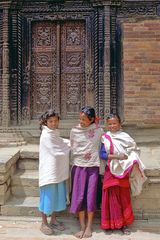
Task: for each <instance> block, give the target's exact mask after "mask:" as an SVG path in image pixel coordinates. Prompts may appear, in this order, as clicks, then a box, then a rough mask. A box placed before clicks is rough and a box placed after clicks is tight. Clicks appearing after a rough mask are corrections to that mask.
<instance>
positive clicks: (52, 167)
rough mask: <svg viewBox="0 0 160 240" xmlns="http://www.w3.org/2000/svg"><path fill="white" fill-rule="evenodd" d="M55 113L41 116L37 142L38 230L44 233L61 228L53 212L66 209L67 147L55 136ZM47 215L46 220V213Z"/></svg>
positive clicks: (49, 112) (62, 140)
mask: <svg viewBox="0 0 160 240" xmlns="http://www.w3.org/2000/svg"><path fill="white" fill-rule="evenodd" d="M58 125H59V116H58V115H57V114H56V113H55V112H54V111H53V110H49V111H47V112H45V113H44V114H43V115H42V117H41V122H40V126H41V129H42V133H41V137H40V146H39V187H40V206H39V210H40V212H41V215H42V224H41V228H40V230H41V231H42V232H43V233H44V234H46V235H51V234H53V233H54V228H56V229H58V230H61V231H62V230H64V226H63V224H62V223H60V222H58V221H57V220H56V216H55V213H54V212H58V211H62V210H64V209H66V182H65V180H66V179H68V177H69V151H70V149H69V147H68V144H67V142H66V141H65V140H64V139H63V138H61V137H60V136H59V131H58ZM50 215H51V220H50V223H48V220H47V216H50Z"/></svg>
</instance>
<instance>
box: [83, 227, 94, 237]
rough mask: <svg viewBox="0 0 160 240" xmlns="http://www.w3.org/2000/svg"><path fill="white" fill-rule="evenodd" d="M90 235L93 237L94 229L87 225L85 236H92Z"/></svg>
mask: <svg viewBox="0 0 160 240" xmlns="http://www.w3.org/2000/svg"><path fill="white" fill-rule="evenodd" d="M90 237H92V229H91V228H90V227H87V228H86V230H85V232H84V234H83V238H90Z"/></svg>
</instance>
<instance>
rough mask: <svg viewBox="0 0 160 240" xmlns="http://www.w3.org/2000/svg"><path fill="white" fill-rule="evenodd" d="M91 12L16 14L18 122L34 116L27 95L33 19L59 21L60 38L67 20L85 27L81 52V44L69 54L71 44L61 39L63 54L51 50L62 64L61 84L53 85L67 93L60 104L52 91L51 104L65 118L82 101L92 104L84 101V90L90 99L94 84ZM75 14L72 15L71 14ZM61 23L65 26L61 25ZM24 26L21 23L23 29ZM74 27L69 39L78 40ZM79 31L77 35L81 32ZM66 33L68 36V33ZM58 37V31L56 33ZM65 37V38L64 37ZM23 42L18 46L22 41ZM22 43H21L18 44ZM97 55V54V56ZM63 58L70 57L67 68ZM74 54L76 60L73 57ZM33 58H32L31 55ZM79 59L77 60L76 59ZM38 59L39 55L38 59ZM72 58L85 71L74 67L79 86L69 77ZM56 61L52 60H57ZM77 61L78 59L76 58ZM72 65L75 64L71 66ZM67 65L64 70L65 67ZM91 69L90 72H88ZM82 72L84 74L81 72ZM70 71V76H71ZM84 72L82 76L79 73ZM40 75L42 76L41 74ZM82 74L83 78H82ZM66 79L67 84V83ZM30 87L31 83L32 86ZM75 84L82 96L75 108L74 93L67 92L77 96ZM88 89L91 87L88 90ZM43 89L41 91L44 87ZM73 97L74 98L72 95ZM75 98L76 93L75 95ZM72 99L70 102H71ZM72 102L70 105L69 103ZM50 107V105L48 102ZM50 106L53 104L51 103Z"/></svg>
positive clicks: (29, 90)
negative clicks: (19, 79)
mask: <svg viewBox="0 0 160 240" xmlns="http://www.w3.org/2000/svg"><path fill="white" fill-rule="evenodd" d="M93 14H94V13H93V12H92V11H91V12H85V13H84V14H83V13H81V15H80V16H79V14H78V13H77V12H76V13H74V16H73V15H72V14H71V13H70V14H69V16H70V17H69V18H68V15H67V13H63V17H62V14H56V15H52V16H49V15H43V17H42V16H41V15H38V17H37V16H35V15H34V14H26V13H25V14H22V13H21V15H19V18H21V19H20V22H21V25H20V26H19V36H20V37H19V38H20V39H21V41H20V42H19V46H18V48H19V52H18V53H19V61H21V64H20V66H21V69H20V68H19V77H20V73H21V72H22V81H21V86H19V87H21V89H22V90H21V91H19V97H21V99H22V101H21V106H20V105H19V109H18V113H19V122H20V121H21V122H22V123H24V124H26V123H29V122H30V120H31V119H32V116H33V119H34V112H31V108H30V104H31V102H32V99H31V97H32V96H31V90H32V82H31V79H32V77H33V78H34V77H35V76H31V72H32V71H31V66H32V68H34V62H32V55H31V53H32V45H31V42H32V34H31V32H32V26H33V25H34V24H35V22H36V23H40V22H44V21H47V22H50V23H52V24H53V25H54V23H56V22H57V23H58V22H59V23H60V24H61V23H63V24H62V27H61V31H62V35H61V37H62V38H64V36H65V34H66V33H65V28H66V26H67V24H71V22H72V21H73V20H74V21H73V23H72V24H77V23H78V22H79V24H82V25H83V24H84V29H85V34H86V38H85V37H84V36H83V37H82V39H83V41H84V40H85V41H84V43H83V45H85V52H83V51H82V47H77V49H76V50H75V51H74V52H73V54H72V57H71V52H72V50H71V48H69V45H68V46H65V45H63V43H62V47H63V48H64V49H65V50H64V51H63V53H64V54H61V56H60V55H58V54H59V53H58V52H55V53H54V52H53V54H56V55H57V60H56V61H57V62H58V61H60V57H61V61H62V66H61V71H62V74H61V82H62V85H61V86H58V85H57V86H56V88H58V89H59V88H61V91H62V96H63V97H64V95H66V97H67V101H66V102H65V100H64V99H63V97H62V99H61V108H60V102H59V101H58V96H54V94H53V98H54V99H55V100H56V104H55V110H56V111H58V112H59V109H61V114H62V116H63V117H67V118H70V117H71V118H74V113H75V112H78V111H79V109H80V107H81V105H82V103H83V105H85V104H92V105H94V103H93V102H92V103H91V102H89V101H87V97H86V96H88V91H90V95H91V96H92V97H91V99H94V95H95V94H94V88H93V87H92V86H93V85H94V74H93V68H94V60H93V59H94V50H93V49H94V48H93V39H92V36H91V34H92V31H91V25H92V26H93V22H92V21H93ZM75 16H76V17H75ZM57 23H56V30H55V31H56V33H57V34H59V33H58V31H59V30H58V29H59V28H60V25H59V24H57ZM64 26H65V27H64ZM24 27H25V31H24ZM76 31H78V30H75V32H74V31H73V32H72V33H71V35H72V40H73V42H74V41H79V40H78V38H77V39H76V38H75V36H74V35H75V33H76ZM82 32H83V31H82ZM83 34H84V32H83V33H81V35H83ZM71 35H70V36H71ZM57 37H58V35H57ZM66 41H69V39H68V40H66ZM23 42H24V43H25V44H24V45H23V46H22V43H23ZM21 46H22V47H21ZM78 52H79V53H80V52H81V53H82V54H81V56H78V55H77V53H78ZM83 55H85V61H84V56H83ZM97 57H98V56H97ZM65 58H68V59H69V61H70V69H69V68H67V66H66V63H65V61H64V59H65ZM76 58H77V60H76ZM80 58H81V59H80ZM33 59H34V58H33ZM78 59H79V60H78ZM41 60H42V59H41ZM43 61H45V59H44V58H43ZM76 61H81V64H82V66H83V67H84V69H85V71H84V72H83V73H82V70H80V68H78V65H77V68H75V71H76V72H79V74H80V75H79V77H78V75H77V79H75V80H76V81H79V82H80V83H82V84H79V86H78V85H77V86H74V85H75V83H76V81H75V82H74V81H73V79H74V77H73V74H72V73H73V70H71V66H74V65H76ZM57 62H56V64H57ZM77 64H78V62H77ZM75 67H76V66H75ZM67 69H68V70H67ZM58 71H59V69H58V68H57V72H56V74H57V78H58V75H59V74H60V73H58ZM91 71H92V75H91V74H90V73H91ZM84 73H85V74H84ZM66 75H67V76H69V75H70V76H69V77H68V80H67V82H66V86H67V90H68V93H67V91H66V90H64V88H63V82H64V77H66ZM71 75H72V76H71ZM83 75H84V76H83ZM41 77H42V76H41ZM82 78H84V81H83V79H82ZM69 82H70V84H69ZM33 87H34V86H33ZM79 87H81V90H82V91H81V92H83V93H84V94H82V96H79V97H80V99H81V105H80V104H79V109H77V107H76V106H74V104H75V101H78V100H77V99H75V98H74V95H73V96H71V95H72V94H71V93H74V92H73V91H77V96H78V91H79V89H78V88H79ZM90 89H91V90H90ZM44 92H45V91H44ZM73 98H74V99H73ZM76 98H77V97H76ZM71 102H72V103H71ZM71 104H72V107H71ZM51 107H52V106H51ZM53 107H54V106H53ZM67 107H68V109H71V112H69V111H68V109H67V111H66V110H65V109H66V108H67ZM68 113H69V114H68Z"/></svg>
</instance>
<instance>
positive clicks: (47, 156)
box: [39, 126, 70, 186]
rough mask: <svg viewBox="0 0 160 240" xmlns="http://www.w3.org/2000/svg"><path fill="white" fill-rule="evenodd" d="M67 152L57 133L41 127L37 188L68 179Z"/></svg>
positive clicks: (63, 141)
mask: <svg viewBox="0 0 160 240" xmlns="http://www.w3.org/2000/svg"><path fill="white" fill-rule="evenodd" d="M69 151H70V148H69V146H68V144H67V143H66V139H63V138H61V137H60V136H59V131H58V130H57V129H56V130H51V129H49V128H48V127H46V126H43V130H42V134H41V137H40V146H39V186H44V185H47V184H51V183H59V182H62V181H64V180H66V179H68V177H69Z"/></svg>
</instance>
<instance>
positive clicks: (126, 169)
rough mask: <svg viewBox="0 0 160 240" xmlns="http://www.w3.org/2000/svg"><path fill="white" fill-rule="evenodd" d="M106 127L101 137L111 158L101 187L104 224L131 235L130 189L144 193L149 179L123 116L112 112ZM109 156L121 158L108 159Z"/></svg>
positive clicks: (135, 193)
mask: <svg viewBox="0 0 160 240" xmlns="http://www.w3.org/2000/svg"><path fill="white" fill-rule="evenodd" d="M107 127H108V130H109V131H108V132H107V133H105V134H104V135H103V136H102V144H104V148H105V150H106V153H107V155H106V158H108V161H107V166H106V169H105V173H104V181H103V190H102V208H101V227H102V228H103V229H121V230H122V231H123V233H125V234H129V233H130V231H129V229H128V228H127V225H129V224H132V222H133V220H134V215H133V211H132V203H131V198H130V190H131V192H132V195H134V196H135V195H138V194H140V193H141V190H142V185H143V183H144V181H145V180H146V177H145V175H144V165H143V163H142V161H141V160H140V157H139V153H140V150H139V148H138V147H137V145H136V143H135V141H134V140H133V139H132V138H131V137H130V136H129V135H128V134H127V133H125V132H123V131H122V130H121V120H120V117H119V116H118V115H115V114H110V115H109V116H108V118H107ZM109 155H117V156H118V157H117V158H115V159H113V160H109ZM122 156H124V158H122Z"/></svg>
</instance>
